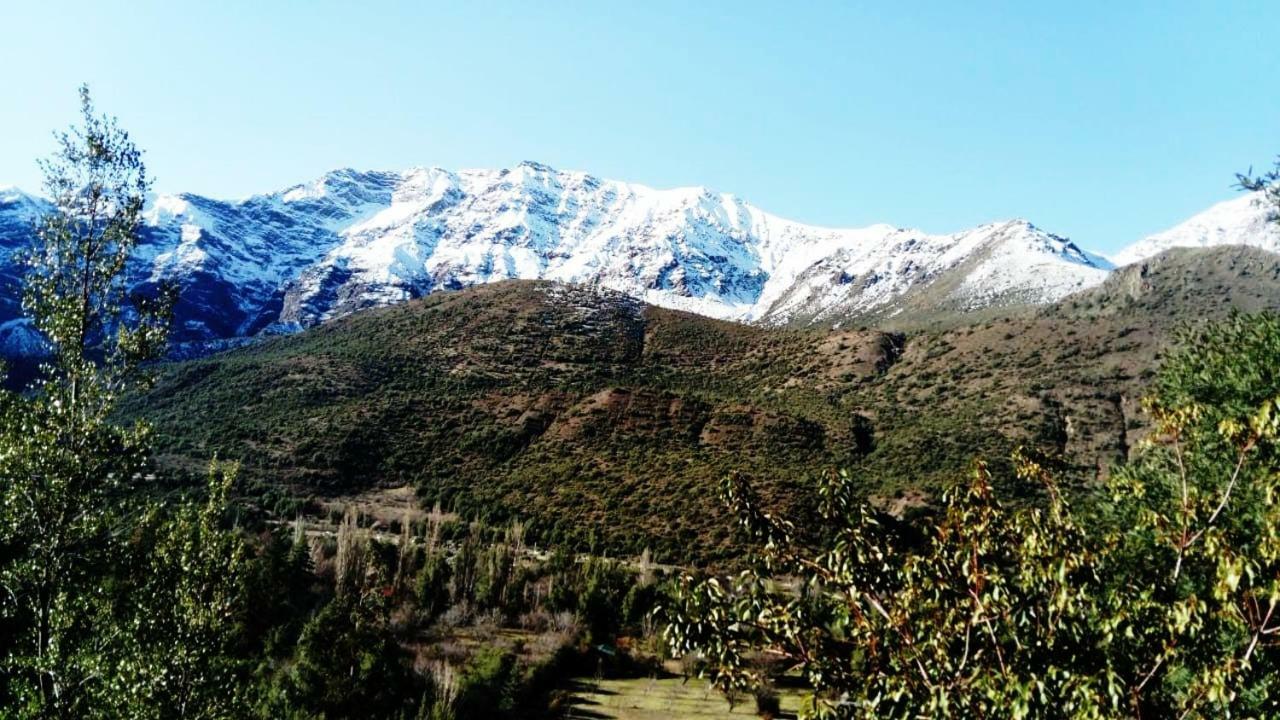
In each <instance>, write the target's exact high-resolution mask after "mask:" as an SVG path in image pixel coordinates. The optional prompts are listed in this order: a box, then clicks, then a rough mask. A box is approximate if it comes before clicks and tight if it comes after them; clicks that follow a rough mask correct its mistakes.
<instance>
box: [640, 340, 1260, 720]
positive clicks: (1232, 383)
mask: <svg viewBox="0 0 1280 720" xmlns="http://www.w3.org/2000/svg"><path fill="white" fill-rule="evenodd" d="M1185 339H1186V341H1187V343H1186V346H1185V347H1184V349H1182V350H1181V351H1179V352H1177V353H1175V354H1173V355H1172V356H1171V357H1170V358H1169V359H1168V360H1167V361H1166V363H1165V364H1164V366H1163V368H1162V370H1161V372H1160V374H1159V377H1158V380H1157V382H1156V386H1155V391H1154V394H1153V397H1152V398H1151V399H1150V400H1149V401H1148V404H1147V407H1148V408H1149V411H1150V414H1151V417H1152V420H1153V423H1154V430H1153V433H1152V434H1151V437H1150V438H1149V439H1148V441H1147V442H1145V443H1144V445H1143V447H1142V448H1141V449H1140V450H1139V452H1138V455H1137V457H1135V458H1134V460H1133V461H1131V462H1130V463H1129V464H1128V465H1126V466H1125V467H1123V468H1121V469H1120V470H1119V471H1118V472H1116V473H1115V474H1114V476H1113V478H1112V480H1111V481H1110V487H1109V492H1108V497H1107V499H1106V502H1104V503H1102V504H1101V505H1102V506H1101V508H1100V509H1098V510H1097V511H1094V512H1090V513H1074V512H1073V511H1072V509H1071V507H1070V506H1069V505H1068V503H1067V501H1066V500H1065V499H1064V497H1063V496H1062V494H1061V493H1060V492H1059V491H1058V489H1057V487H1056V485H1055V483H1054V481H1053V477H1052V475H1051V474H1050V473H1049V472H1047V471H1046V470H1045V469H1044V468H1043V467H1041V466H1040V465H1038V464H1037V463H1035V462H1033V461H1032V460H1030V459H1028V458H1026V457H1022V456H1016V457H1015V466H1016V468H1017V470H1018V473H1019V474H1020V475H1021V476H1022V477H1023V478H1024V479H1025V480H1028V481H1034V482H1037V483H1039V484H1040V485H1041V486H1042V487H1044V488H1045V491H1046V492H1045V495H1046V499H1045V501H1044V502H1043V503H1042V504H1041V505H1040V506H1033V507H1026V506H1005V505H1002V504H1001V503H1000V502H999V501H998V500H997V499H996V498H995V496H994V493H993V492H992V488H991V483H990V477H989V476H988V474H987V472H986V471H985V468H983V467H982V466H981V465H979V466H978V467H977V469H976V470H975V471H974V474H973V477H972V478H971V479H970V480H969V481H968V482H966V483H961V484H958V485H957V486H956V487H955V488H954V489H952V490H951V491H950V492H948V493H947V494H946V495H945V497H944V498H943V502H942V508H941V510H940V512H939V513H938V515H937V517H936V518H933V519H932V520H930V521H928V522H927V523H926V525H925V527H924V529H923V537H924V540H923V542H919V541H913V542H908V541H906V540H905V539H904V538H901V537H897V536H896V535H895V533H894V532H893V527H892V525H890V524H887V523H886V522H885V519H883V518H881V517H878V516H877V515H876V513H875V512H874V511H873V510H872V509H871V508H869V507H867V506H865V505H862V504H860V503H858V502H856V501H855V495H854V490H853V487H852V483H851V482H850V480H849V478H848V476H847V475H833V476H831V477H828V478H827V479H826V480H825V481H824V482H823V483H822V485H821V488H820V492H821V501H822V502H821V514H822V516H823V518H824V519H825V521H826V522H828V523H830V524H832V525H834V526H835V527H836V528H838V530H837V532H836V534H835V536H834V539H833V540H832V541H831V542H830V543H829V544H827V545H826V546H825V547H823V548H820V549H819V550H817V551H811V550H810V549H808V548H806V547H804V546H803V545H801V544H800V543H797V542H796V541H795V540H794V537H795V534H796V533H795V532H794V530H795V528H794V527H793V526H792V525H791V524H790V523H788V522H786V521H785V520H782V519H779V518H776V517H773V516H771V515H770V514H768V513H767V512H765V511H764V510H763V509H762V508H761V506H760V503H759V501H758V500H757V499H756V497H755V496H754V495H753V493H752V491H751V487H750V485H749V484H748V483H746V482H745V481H743V480H742V479H741V478H730V479H728V480H726V482H725V484H724V487H723V497H724V500H725V501H726V503H727V504H728V506H729V507H730V508H731V510H733V511H734V514H735V515H736V516H737V517H738V518H739V521H740V524H741V525H742V526H743V528H744V529H745V530H746V531H747V532H748V533H750V534H751V536H752V537H753V538H754V539H755V541H756V544H757V547H758V551H757V552H756V553H755V554H754V556H753V557H752V558H751V562H750V565H749V567H748V569H746V570H744V571H743V572H741V573H740V574H739V575H737V576H735V577H732V578H727V579H726V578H717V577H701V578H699V577H688V578H685V581H684V582H683V584H682V585H681V587H680V589H679V590H678V591H677V592H676V593H675V594H674V596H673V597H672V598H671V599H670V600H669V602H668V604H667V607H666V608H665V610H664V613H665V615H666V617H667V620H668V625H667V627H666V629H665V636H666V639H667V641H668V644H669V646H670V648H671V649H672V650H673V651H674V652H676V653H678V654H693V655H696V656H699V657H701V658H702V659H703V661H704V663H705V671H706V673H707V674H708V675H709V676H710V677H711V679H712V680H713V682H714V683H715V684H716V685H718V686H719V687H721V688H722V689H724V690H725V691H736V690H741V689H744V688H749V687H758V686H760V685H762V684H764V682H765V681H766V680H767V678H765V677H763V676H762V675H761V673H760V671H759V669H758V668H759V667H760V665H761V664H760V663H757V662H754V661H755V660H756V659H758V658H759V657H761V656H776V657H782V658H785V659H786V660H788V661H790V662H791V663H792V664H794V666H796V667H798V668H799V669H800V670H801V671H802V672H803V674H804V675H805V676H806V678H807V679H808V680H809V682H810V683H811V684H812V685H813V687H814V688H815V693H814V695H813V698H812V702H811V703H810V706H809V708H808V711H809V714H811V715H815V716H823V717H867V718H871V717H875V718H894V717H902V718H907V717H912V718H915V717H1014V718H1028V717H1037V718H1050V717H1082V718H1090V717H1093V718H1109V717H1183V718H1196V717H1201V718H1217V717H1275V716H1278V715H1280V704H1278V703H1280V700H1278V698H1280V688H1277V687H1276V686H1277V680H1276V678H1278V677H1280V672H1278V671H1280V667H1277V663H1278V662H1280V642H1278V641H1280V608H1277V605H1278V604H1280V375H1278V374H1277V371H1276V365H1275V359H1276V358H1277V357H1280V318H1277V317H1276V316H1274V315H1262V316H1257V317H1248V318H1246V317H1236V318H1233V319H1232V320H1231V321H1229V322H1227V323H1225V324H1222V325H1218V326H1213V327H1210V328H1208V329H1204V330H1201V331H1199V332H1193V333H1189V334H1188V335H1187V336H1186V338H1185Z"/></svg>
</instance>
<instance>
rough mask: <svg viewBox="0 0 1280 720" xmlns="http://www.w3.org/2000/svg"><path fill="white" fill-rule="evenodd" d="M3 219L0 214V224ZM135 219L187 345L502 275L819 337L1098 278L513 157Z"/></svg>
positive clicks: (141, 268)
mask: <svg viewBox="0 0 1280 720" xmlns="http://www.w3.org/2000/svg"><path fill="white" fill-rule="evenodd" d="M10 215H12V213H9V212H7V211H6V210H5V209H4V208H3V207H0V220H2V219H3V218H5V217H9V216H10ZM145 222H146V237H145V241H144V242H143V243H142V245H141V246H140V247H139V249H138V252H137V254H136V256H135V258H134V262H133V264H132V266H131V268H130V272H131V273H132V274H133V277H134V278H135V281H136V282H139V283H144V284H146V283H152V282H157V281H160V280H163V279H171V280H176V281H177V282H178V283H179V284H180V285H181V286H182V288H183V294H182V299H181V301H180V303H179V308H178V318H179V322H180V327H179V330H178V333H177V334H178V337H179V339H182V340H189V341H210V340H219V339H223V338H232V337H242V336H250V335H256V334H260V333H264V332H279V331H291V330H296V329H298V328H302V327H307V326H310V325H314V324H316V323H319V322H323V321H325V320H327V319H330V318H333V317H337V316H340V315H343V314H346V313H349V312H352V311H355V310H358V309H360V308H364V307H370V306H377V305H385V304H388V303H395V302H400V301H402V300H405V299H408V298H413V297H418V296H421V295H425V294H428V293H431V292H434V291H437V290H440V289H450V288H461V287H466V286H469V285H475V284H479V283H489V282H495V281H499V280H504V279H508V278H541V279H550V280H559V281H564V282H571V283H583V284H590V285H594V286H599V287H604V288H608V289H612V290H616V291H619V292H622V293H625V294H627V295H629V296H631V297H634V298H637V299H640V300H644V301H647V302H650V303H653V304H656V305H663V306H667V307H673V308H678V309H684V310H690V311H693V312H697V313H701V314H704V315H710V316H713V317H719V318H727V319H734V320H742V321H752V322H762V323H774V324H780V323H805V322H816V323H826V324H834V323H840V322H850V321H853V320H855V319H859V318H866V319H876V318H894V317H899V316H901V314H902V313H919V312H922V311H928V312H959V313H964V312H970V311H973V310H976V309H981V308H987V307H993V306H1011V305H1026V304H1039V303H1046V302H1052V301H1054V300H1057V299H1058V298H1060V297H1062V296H1063V295H1065V294H1067V293H1070V292H1074V291H1076V290H1079V289H1083V288H1085V287H1089V286H1091V285H1094V284H1097V283H1099V282H1101V280H1102V279H1103V278H1104V277H1105V276H1106V274H1107V271H1108V270H1109V268H1110V264H1109V263H1107V262H1106V261H1105V260H1103V259H1101V258H1100V257H1098V256H1096V255H1093V254H1090V253H1087V252H1084V251H1082V250H1081V249H1080V248H1079V247H1077V246H1076V245H1075V244H1073V243H1071V242H1070V241H1069V240H1067V239H1065V238H1062V237H1059V236H1056V235H1053V234H1051V233H1047V232H1045V231H1043V230H1041V229H1039V228H1037V227H1036V226H1035V225H1033V224H1032V223H1030V222H1029V221H1027V220H1026V219H1021V218H1018V219H1013V220H1007V221H1002V222H997V223H989V224H986V225H983V226H980V227H977V228H973V229H971V230H965V231H961V232H957V233H950V234H941V235H938V234H929V233H925V232H922V231H919V230H913V229H903V228H897V227H893V226H890V225H885V224H878V225H872V226H869V227H863V228H851V229H840V228H824V227H817V226H813V225H807V224H804V223H798V222H794V221H791V220H787V219H784V218H781V217H778V216H776V215H772V214H770V213H767V212H765V211H763V210H761V209H759V208H757V207H755V206H753V205H750V204H748V203H746V202H744V201H743V200H742V199H741V198H739V197H738V196H735V195H732V194H728V193H722V192H718V191H715V190H712V189H709V188H706V187H701V186H693V187H681V188H672V189H657V188H652V187H648V186H645V185H640V184H636V183H627V182H620V181H616V180H608V179H602V178H598V177H595V176H593V175H590V174H588V173H585V172H564V171H559V170H556V169H555V168H552V167H550V166H548V165H546V164H543V163H539V162H533V161H525V162H521V163H519V164H518V165H515V166H514V167H510V168H504V169H496V170H493V169H472V170H456V171H454V170H448V169H444V168H438V167H414V168H409V169H406V170H400V171H360V170H354V169H350V168H343V169H337V170H334V171H331V172H328V173H325V174H324V175H322V176H320V177H318V178H315V179H313V180H311V181H310V182H306V183H302V184H298V185H294V186H292V187H289V188H285V189H283V190H280V191H278V192H273V193H266V194H261V195H255V196H252V197H249V198H246V199H243V200H238V201H221V200H215V199H210V198H206V197H201V196H198V195H191V194H179V195H160V196H157V197H154V198H152V199H151V201H150V203H149V205H148V208H147V210H146V216H145ZM3 227H10V226H5V225H0V228H3ZM0 232H3V233H5V234H7V235H14V234H16V233H17V231H16V230H13V229H12V228H11V229H10V230H0ZM6 319H8V318H7V317H0V322H3V321H4V320H6Z"/></svg>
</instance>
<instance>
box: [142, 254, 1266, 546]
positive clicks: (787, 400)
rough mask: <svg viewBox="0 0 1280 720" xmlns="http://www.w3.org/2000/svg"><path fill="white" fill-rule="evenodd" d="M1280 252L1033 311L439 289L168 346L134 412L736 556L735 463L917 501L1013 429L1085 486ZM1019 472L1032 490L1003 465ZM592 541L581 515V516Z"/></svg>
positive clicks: (1138, 271)
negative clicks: (838, 309) (733, 312)
mask: <svg viewBox="0 0 1280 720" xmlns="http://www.w3.org/2000/svg"><path fill="white" fill-rule="evenodd" d="M1278 267H1280V256H1276V255H1274V254H1271V253H1266V252H1264V251H1260V250H1241V249H1240V248H1234V247H1228V248H1210V249H1195V250H1185V251H1174V252H1172V253H1169V254H1166V255H1163V256H1161V257H1158V258H1155V259H1152V260H1150V261H1148V262H1147V263H1146V264H1145V265H1142V266H1138V267H1137V268H1135V269H1132V270H1126V271H1123V272H1122V273H1121V274H1116V275H1113V276H1112V279H1111V280H1109V281H1108V282H1107V283H1104V284H1103V285H1102V286H1099V287H1096V288H1092V289H1090V290H1086V291H1084V292H1082V293H1080V294H1076V295H1073V296H1070V297H1068V298H1066V299H1064V300H1063V301H1061V302H1060V303H1058V304H1057V305H1055V306H1051V307H1050V308H1047V309H1045V310H1044V311H1042V312H1040V313H1038V314H1035V315H1032V316H1019V317H1010V318H1004V319H992V320H988V321H983V322H977V323H974V324H970V325H964V326H957V327H949V328H941V329H935V330H928V331H920V332H913V333H910V334H897V333H888V332H884V331H879V330H850V329H843V330H817V329H786V328H766V327H759V326H749V325H742V324H738V323H731V322H723V321H717V320H713V319H709V318H705V317H701V316H698V315H694V314H691V313H685V312H680V311H673V310H667V309H662V308H657V307H653V306H648V305H644V304H642V303H640V302H638V301H636V300H634V299H632V298H630V297H629V296H627V295H624V294H621V293H617V292H614V291H608V290H604V289H600V288H593V287H591V286H582V285H563V284H558V283H548V282H527V281H512V282H504V283H497V284H489V285H483V286H477V287H473V288H470V289H466V290H464V291H461V292H451V293H435V294H432V295H430V296H428V297H427V298H424V299H419V300H413V301H410V302H407V303H402V304H399V305H397V306H394V307H388V308H382V309H375V310H371V311H369V312H363V313H357V314H354V315H351V316H348V317H344V318H340V319H337V320H335V321H334V322H330V323H325V324H323V325H320V326H318V327H315V328H312V329H310V330H308V331H306V332H303V333H300V334H296V335H291V336H288V337H281V338H275V339H271V340H268V341H266V342H263V343H259V344H255V345H253V346H251V347H247V348H242V349H238V350H233V351H230V352H226V353H220V354H218V355H214V356H211V357H208V358H204V359H199V360H194V361H189V362H183V363H175V364H172V365H169V366H167V367H166V368H164V369H163V371H162V374H161V378H160V381H159V383H158V384H157V385H156V387H155V388H154V389H153V390H152V391H151V392H149V393H147V394H146V395H143V396H139V397H134V398H132V399H130V401H129V402H128V404H127V414H128V415H130V416H134V417H137V416H143V417H147V418H149V419H150V420H151V421H152V422H153V423H154V425H155V427H156V433H157V435H156V438H157V442H158V444H159V447H160V449H161V461H162V462H163V463H165V464H166V465H167V466H168V467H170V468H189V469H191V470H192V471H193V472H198V471H199V470H200V468H201V467H202V466H203V464H204V462H205V461H206V460H207V458H208V457H209V456H211V455H212V454H214V453H217V454H219V455H220V456H221V457H224V458H234V459H239V460H241V461H242V462H243V463H244V473H245V475H246V477H248V478H253V479H258V480H260V481H262V482H264V483H269V484H271V485H272V486H275V487H280V486H283V487H285V488H287V489H288V492H291V493H293V494H296V495H298V496H301V497H307V496H310V495H313V494H315V495H326V494H337V495H343V494H348V493H352V492H358V491H361V490H365V489H368V488H370V487H386V486H401V485H410V486H413V487H415V488H416V489H417V490H418V492H419V494H420V495H421V496H422V497H423V499H424V500H425V501H426V502H427V503H431V502H434V501H436V500H439V501H441V502H442V503H443V504H444V505H445V507H446V508H455V509H458V510H460V511H462V512H464V513H466V514H468V515H472V516H477V515H480V516H488V517H489V518H490V519H493V520H500V519H503V518H506V517H512V516H519V517H521V518H524V519H526V520H528V521H529V522H530V523H531V527H533V528H535V529H536V531H538V532H547V533H552V534H559V535H560V536H561V537H562V539H565V536H566V534H571V533H573V532H587V529H590V528H594V529H595V531H596V532H597V533H599V537H600V539H601V540H604V541H606V542H607V543H609V545H610V546H611V547H616V548H619V549H625V550H627V551H633V552H638V551H639V550H640V549H642V547H644V546H645V545H652V546H653V547H654V549H655V550H658V551H660V554H661V555H662V556H663V557H668V558H670V557H673V556H674V555H678V554H682V555H681V556H683V557H687V556H688V553H700V554H704V556H705V557H712V556H729V555H731V554H732V552H733V548H732V547H730V544H729V543H730V540H729V537H730V535H729V527H728V525H727V523H724V522H723V521H722V514H721V513H720V512H719V506H718V503H717V501H716V500H715V492H716V487H717V483H718V481H719V480H720V479H721V478H722V477H724V475H725V473H727V472H731V471H741V472H746V473H748V474H750V475H751V476H753V477H755V478H756V479H758V480H759V482H760V488H761V490H762V492H763V494H764V496H765V497H766V498H767V499H768V500H769V502H771V503H774V504H776V505H779V506H786V507H788V508H790V509H791V510H794V511H796V512H799V513H801V514H803V513H804V512H806V509H811V508H812V501H813V492H812V490H813V477H814V476H815V475H816V474H817V473H820V472H826V471H829V470H831V469H833V468H837V467H846V468H849V469H850V470H852V471H853V472H854V473H855V476H856V477H857V478H858V479H859V482H860V483H861V487H862V489H863V491H864V492H865V493H867V494H869V495H874V496H877V497H878V498H879V499H880V501H881V502H883V503H884V504H885V506H886V507H889V508H891V509H893V510H895V511H898V512H910V510H911V508H912V507H915V506H918V505H920V504H922V503H926V502H928V500H929V498H930V497H932V496H933V495H934V494H935V493H936V492H937V490H938V488H939V487H941V486H943V485H945V484H946V483H948V482H950V481H952V480H954V479H955V478H956V477H957V475H958V474H959V473H962V472H964V470H965V469H966V468H967V467H968V465H969V463H970V462H971V461H972V460H973V459H974V458H975V457H986V458H988V459H990V460H992V461H993V463H994V466H995V467H996V468H997V469H999V467H1000V460H1001V459H1002V458H1005V457H1007V453H1008V452H1009V451H1010V450H1011V449H1012V448H1013V447H1014V446H1016V445H1023V444H1026V445H1029V446H1031V447H1033V448H1037V449H1039V450H1040V451H1042V452H1043V453H1045V454H1046V455H1047V456H1049V457H1054V458H1058V462H1060V463H1062V465H1063V466H1064V468H1065V470H1064V472H1065V473H1066V474H1067V475H1068V476H1069V477H1072V478H1074V479H1075V481H1076V482H1077V483H1078V484H1079V485H1078V486H1079V487H1087V486H1088V485H1089V484H1090V483H1091V482H1093V481H1095V480H1096V479H1097V478H1098V477H1100V476H1101V475H1102V474H1104V473H1105V472H1106V471H1107V468H1108V467H1109V466H1110V465H1111V464H1112V463H1113V462H1114V461H1116V460H1118V459H1120V458H1122V457H1124V456H1125V454H1126V453H1127V452H1128V448H1129V447H1131V446H1132V444H1133V443H1134V442H1136V440H1137V438H1138V437H1139V436H1140V433H1141V429H1142V427H1143V425H1144V419H1143V417H1142V415H1141V411H1140V409H1139V402H1138V401H1139V398H1140V397H1141V396H1142V394H1143V392H1144V389H1143V388H1144V385H1143V383H1144V378H1145V377H1146V376H1147V375H1148V374H1149V373H1150V372H1151V371H1152V369H1153V368H1154V367H1155V365H1156V362H1157V358H1158V355H1159V353H1160V352H1161V351H1162V350H1163V349H1165V348H1167V347H1168V346H1169V344H1170V343H1171V342H1173V339H1174V338H1175V337H1176V330H1177V329H1178V328H1179V327H1180V326H1182V325H1183V324H1184V323H1192V322H1199V321H1201V320H1203V319H1205V318H1213V317H1222V316H1224V315H1225V314H1226V313H1227V312H1229V311H1230V310H1231V308H1233V307H1251V308H1253V309H1262V308H1271V309H1280V281H1278V280H1277V276H1276V269H1277V268H1278ZM1004 491H1005V492H1008V493H1010V494H1011V495H1012V496H1017V495H1018V494H1025V493H1028V492H1032V491H1031V490H1029V489H1027V488H1020V487H1017V486H1007V485H1006V486H1005V487H1004ZM568 539H576V540H584V538H583V537H576V538H568Z"/></svg>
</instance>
